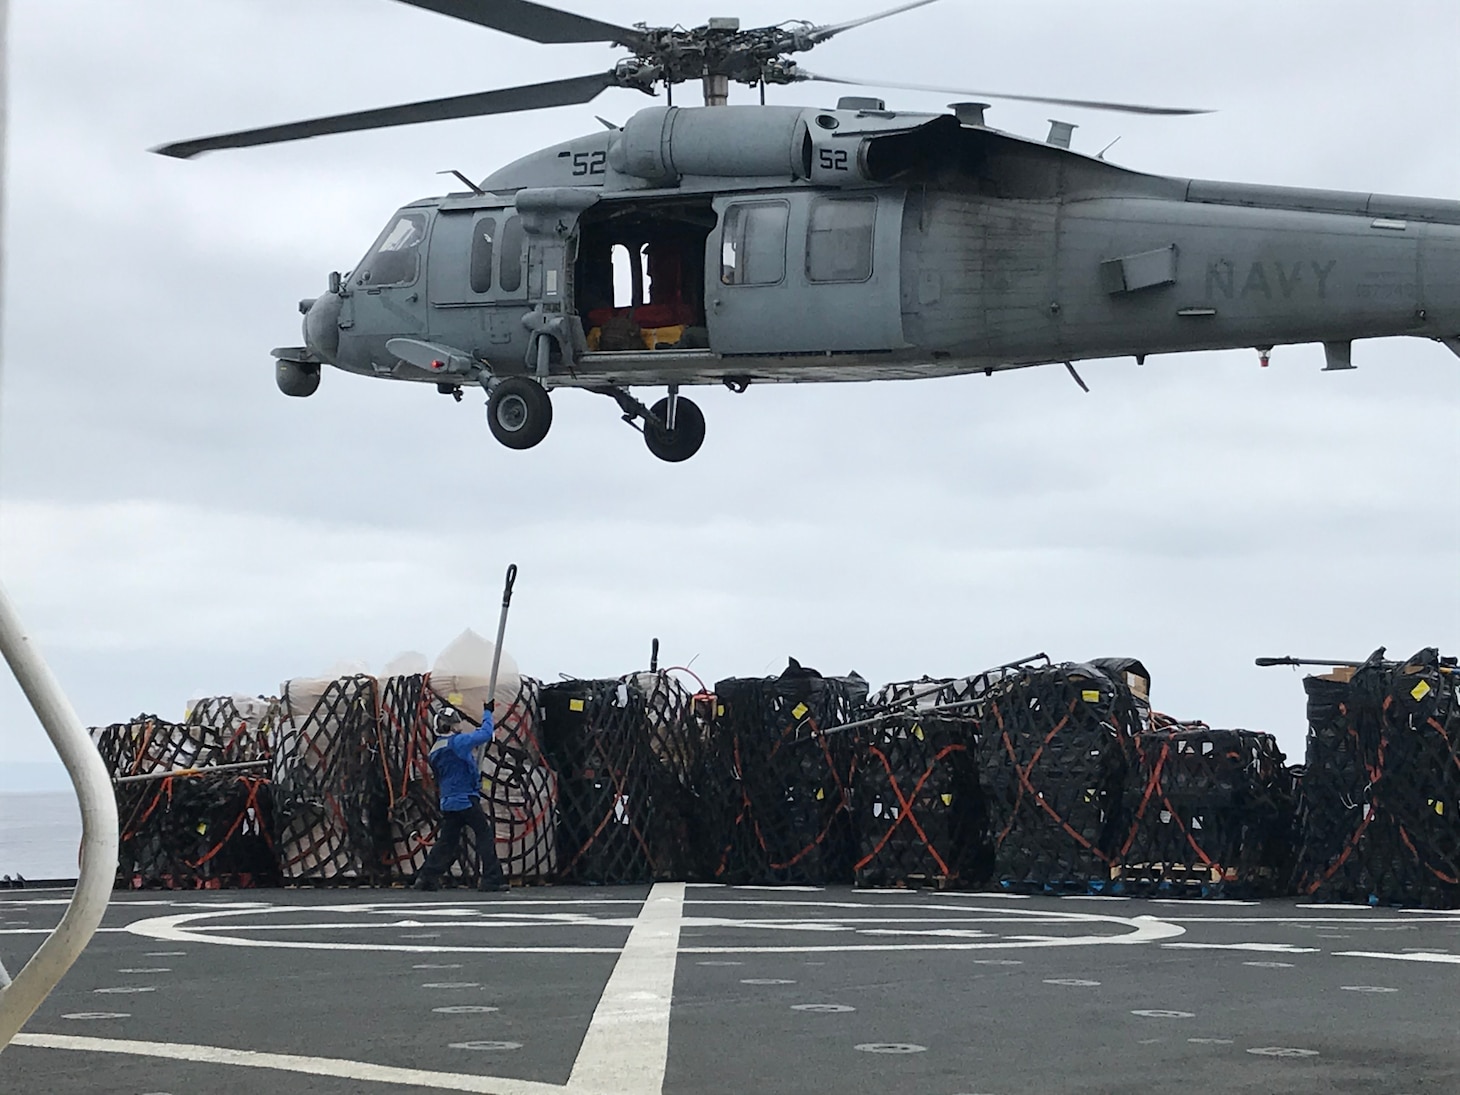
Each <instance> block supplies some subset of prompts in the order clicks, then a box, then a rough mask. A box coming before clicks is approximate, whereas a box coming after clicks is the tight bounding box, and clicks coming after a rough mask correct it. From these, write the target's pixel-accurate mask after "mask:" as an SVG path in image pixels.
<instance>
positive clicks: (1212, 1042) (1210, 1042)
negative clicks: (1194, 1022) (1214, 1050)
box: [1187, 1038, 1237, 1046]
mask: <svg viewBox="0 0 1460 1095" xmlns="http://www.w3.org/2000/svg"><path fill="white" fill-rule="evenodd" d="M1187 1041H1188V1042H1190V1043H1191V1044H1192V1045H1194V1046H1231V1045H1236V1044H1237V1043H1236V1042H1234V1041H1233V1040H1232V1039H1231V1038H1188V1039H1187Z"/></svg>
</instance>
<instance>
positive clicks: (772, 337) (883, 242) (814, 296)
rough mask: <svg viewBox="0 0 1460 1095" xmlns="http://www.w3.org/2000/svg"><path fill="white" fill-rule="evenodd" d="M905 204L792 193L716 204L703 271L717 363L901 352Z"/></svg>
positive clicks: (886, 196) (895, 197)
mask: <svg viewBox="0 0 1460 1095" xmlns="http://www.w3.org/2000/svg"><path fill="white" fill-rule="evenodd" d="M905 199H906V195H905V194H903V193H900V192H886V191H881V192H878V193H876V194H870V193H868V194H858V193H851V194H847V193H835V194H828V193H825V192H814V191H811V192H808V191H804V190H802V191H796V192H793V193H786V194H767V195H764V196H762V195H749V194H747V195H740V196H736V197H724V198H718V199H716V201H715V209H716V211H717V212H718V213H719V215H720V216H719V223H720V228H719V231H718V232H716V233H714V234H713V235H712V236H711V238H710V240H709V251H710V253H709V255H708V257H707V261H708V263H709V266H710V269H711V270H712V271H714V276H713V278H712V280H711V281H710V284H709V285H708V290H707V291H708V297H709V308H708V320H709V331H710V344H711V345H712V346H713V347H714V349H715V352H716V353H719V354H757V355H778V354H805V353H818V352H821V353H857V352H864V353H868V352H870V353H875V352H879V351H882V352H885V351H889V350H895V349H899V348H901V347H902V346H904V345H905V340H904V338H903V321H902V293H901V280H902V278H901V264H902V256H901V252H902V210H903V205H904V203H905Z"/></svg>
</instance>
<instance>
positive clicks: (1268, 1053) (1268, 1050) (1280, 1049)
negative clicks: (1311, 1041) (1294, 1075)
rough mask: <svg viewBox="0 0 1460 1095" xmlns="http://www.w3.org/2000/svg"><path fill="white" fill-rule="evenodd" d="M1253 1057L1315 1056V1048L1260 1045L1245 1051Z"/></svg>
mask: <svg viewBox="0 0 1460 1095" xmlns="http://www.w3.org/2000/svg"><path fill="white" fill-rule="evenodd" d="M1247 1052H1248V1053H1251V1054H1252V1055H1253V1056H1254V1057H1317V1056H1318V1051H1317V1050H1316V1049H1293V1048H1292V1047H1290V1046H1262V1047H1260V1048H1258V1049H1249V1050H1248V1051H1247Z"/></svg>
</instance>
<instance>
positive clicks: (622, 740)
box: [542, 671, 704, 884]
mask: <svg viewBox="0 0 1460 1095" xmlns="http://www.w3.org/2000/svg"><path fill="white" fill-rule="evenodd" d="M691 698H692V697H691V693H690V692H689V690H688V689H686V688H685V687H684V686H683V685H682V684H680V683H679V681H678V680H677V679H676V678H675V677H674V676H672V675H671V674H669V673H666V672H662V671H660V672H654V673H636V674H631V675H629V676H626V677H620V678H617V679H611V680H587V681H584V680H573V681H564V682H561V683H555V684H550V685H546V686H544V688H543V690H542V710H543V747H544V749H545V751H546V755H547V758H548V761H549V763H550V765H551V766H552V768H553V769H555V770H556V772H557V773H558V777H559V826H558V832H559V842H560V844H561V854H560V867H559V872H558V873H559V877H560V878H561V879H562V880H564V881H569V882H578V883H588V884H611V883H628V882H650V881H654V880H656V879H658V880H665V879H682V878H687V877H692V876H695V875H696V874H698V873H700V872H699V871H698V870H697V864H696V857H695V847H696V842H695V840H694V832H693V825H694V822H695V819H696V817H697V816H698V815H699V814H700V813H701V810H700V808H699V806H698V799H697V796H696V792H695V785H694V775H695V772H696V771H697V769H698V767H699V765H700V762H701V754H702V751H703V740H704V732H703V729H702V728H701V727H700V725H699V723H698V721H697V720H696V719H695V717H694V713H693V709H692V704H691V702H690V701H691Z"/></svg>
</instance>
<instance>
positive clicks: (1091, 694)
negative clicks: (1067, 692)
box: [1080, 688, 1100, 703]
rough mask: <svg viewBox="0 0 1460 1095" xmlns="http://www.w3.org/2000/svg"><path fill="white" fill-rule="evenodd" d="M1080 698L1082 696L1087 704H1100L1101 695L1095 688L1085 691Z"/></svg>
mask: <svg viewBox="0 0 1460 1095" xmlns="http://www.w3.org/2000/svg"><path fill="white" fill-rule="evenodd" d="M1080 696H1081V698H1082V699H1084V701H1085V702H1086V703H1099V702H1100V693H1099V691H1098V690H1096V689H1094V688H1087V689H1085V691H1084V692H1082V693H1080Z"/></svg>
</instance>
